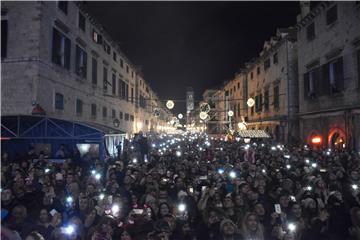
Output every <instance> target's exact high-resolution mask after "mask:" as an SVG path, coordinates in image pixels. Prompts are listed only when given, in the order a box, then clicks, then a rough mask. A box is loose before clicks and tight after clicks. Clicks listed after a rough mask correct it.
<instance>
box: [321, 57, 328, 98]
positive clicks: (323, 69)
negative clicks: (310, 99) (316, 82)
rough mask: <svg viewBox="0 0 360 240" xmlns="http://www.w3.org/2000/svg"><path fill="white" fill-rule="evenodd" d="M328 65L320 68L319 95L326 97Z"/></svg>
mask: <svg viewBox="0 0 360 240" xmlns="http://www.w3.org/2000/svg"><path fill="white" fill-rule="evenodd" d="M329 71H330V70H329V63H327V64H325V65H323V66H322V67H321V79H320V82H321V84H320V91H319V95H326V94H329V93H330V77H329Z"/></svg>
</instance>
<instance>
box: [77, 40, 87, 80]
mask: <svg viewBox="0 0 360 240" xmlns="http://www.w3.org/2000/svg"><path fill="white" fill-rule="evenodd" d="M86 72H87V54H86V52H85V51H84V50H83V49H82V48H80V47H79V46H78V45H76V59H75V73H76V74H77V75H78V76H80V77H82V78H86Z"/></svg>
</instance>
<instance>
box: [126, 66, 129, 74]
mask: <svg viewBox="0 0 360 240" xmlns="http://www.w3.org/2000/svg"><path fill="white" fill-rule="evenodd" d="M126 73H129V65H126Z"/></svg>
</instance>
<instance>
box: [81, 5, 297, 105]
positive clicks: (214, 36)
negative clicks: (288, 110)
mask: <svg viewBox="0 0 360 240" xmlns="http://www.w3.org/2000/svg"><path fill="white" fill-rule="evenodd" d="M86 6H87V8H88V9H89V11H90V12H91V13H92V15H93V16H94V17H95V18H96V19H97V20H98V21H99V22H100V23H101V24H103V26H104V27H105V28H106V29H107V31H108V32H109V34H110V35H111V36H112V37H113V39H114V40H116V41H119V42H120V43H121V45H120V46H121V48H122V50H123V51H124V53H125V54H126V55H127V57H128V58H129V59H130V60H131V61H132V62H133V63H134V64H136V65H138V66H142V71H143V74H144V78H145V80H146V81H147V82H148V83H149V84H150V86H151V87H152V88H153V89H154V90H155V91H156V92H157V93H158V95H159V97H160V98H161V99H185V93H186V88H187V87H188V86H191V87H193V88H194V90H195V96H196V98H197V99H200V98H201V95H202V93H203V92H204V90H205V89H207V88H211V87H214V86H216V85H218V84H220V83H222V82H223V81H225V80H229V79H231V78H233V76H234V74H235V73H236V72H237V71H238V70H239V68H240V67H242V66H243V64H244V63H245V62H246V61H248V60H250V59H251V58H253V57H256V56H258V54H259V52H260V51H261V49H262V46H263V44H264V41H265V40H269V39H270V37H271V36H274V35H275V34H276V28H278V27H288V26H291V25H293V24H295V22H296V15H297V14H298V12H299V2H103V1H102V2H87V3H86ZM184 106H185V105H184V104H177V108H176V109H175V112H179V111H181V112H184V111H185V107H184Z"/></svg>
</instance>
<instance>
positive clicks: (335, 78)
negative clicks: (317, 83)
mask: <svg viewBox="0 0 360 240" xmlns="http://www.w3.org/2000/svg"><path fill="white" fill-rule="evenodd" d="M323 78H324V79H323V81H322V85H321V93H324V94H326V93H330V94H335V93H339V92H341V91H342V90H344V73H343V60H342V57H339V58H337V59H335V60H333V61H331V62H329V63H327V64H325V65H323Z"/></svg>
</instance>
